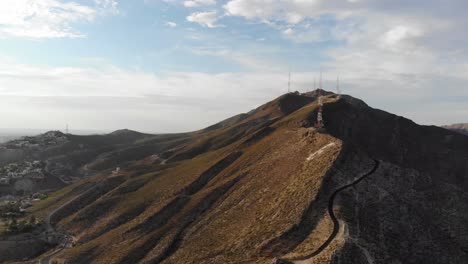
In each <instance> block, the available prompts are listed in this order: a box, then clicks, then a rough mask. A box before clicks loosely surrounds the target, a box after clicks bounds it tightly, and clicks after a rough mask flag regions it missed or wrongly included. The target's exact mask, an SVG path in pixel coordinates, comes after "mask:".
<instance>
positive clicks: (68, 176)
mask: <svg viewBox="0 0 468 264" xmlns="http://www.w3.org/2000/svg"><path fill="white" fill-rule="evenodd" d="M186 138H188V134H172V135H169V134H167V135H150V134H143V133H139V132H136V131H131V130H118V131H115V132H112V133H110V134H105V135H72V134H64V133H62V132H60V131H49V132H46V133H44V134H40V135H37V136H26V137H22V138H20V139H15V140H12V141H9V142H6V143H3V144H0V177H7V175H8V174H10V173H11V172H13V173H16V174H27V171H28V170H30V165H29V164H30V163H32V162H41V163H42V164H43V166H42V167H41V168H38V169H40V170H41V174H42V179H39V178H38V177H36V179H35V180H34V181H30V180H28V179H26V180H24V178H25V177H20V178H21V179H19V178H18V179H19V180H16V179H11V181H10V185H6V186H5V185H1V186H0V196H1V195H5V194H15V193H17V192H19V191H20V192H24V191H26V192H29V191H32V192H34V191H41V190H48V189H54V188H60V187H63V186H64V185H66V184H69V183H71V182H74V181H77V180H79V179H81V178H83V177H85V176H88V175H92V174H94V173H96V172H98V171H104V170H111V169H115V168H116V167H118V166H120V167H125V166H128V165H129V164H131V163H133V162H134V161H136V160H140V159H143V158H145V157H147V156H150V155H153V154H155V153H156V152H159V151H162V150H167V149H170V148H171V147H173V146H176V145H178V144H180V143H181V142H184V140H185V139H186ZM12 165H13V166H14V167H13V168H14V169H15V170H11V169H10V167H12ZM25 171H26V173H23V172H25ZM19 176H22V175H19ZM24 181H27V184H24V183H23V182H24ZM18 182H20V183H19V184H18ZM18 186H21V188H20V187H18ZM24 186H26V187H24Z"/></svg>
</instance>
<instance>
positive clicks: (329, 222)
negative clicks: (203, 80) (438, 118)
mask: <svg viewBox="0 0 468 264" xmlns="http://www.w3.org/2000/svg"><path fill="white" fill-rule="evenodd" d="M319 94H325V97H324V100H323V101H324V106H323V115H324V121H325V130H317V129H315V128H314V123H315V121H316V116H317V112H318V102H317V96H318V95H319ZM117 134H121V133H117ZM124 134H126V133H124ZM130 134H133V133H130ZM69 140H71V141H73V142H76V141H77V139H73V138H70V139H69ZM82 140H84V139H82ZM81 142H83V141H81ZM86 142H88V144H91V143H89V142H93V144H96V145H100V146H101V147H103V148H104V147H106V146H107V145H108V144H110V143H109V142H114V141H113V140H110V139H107V138H106V137H99V138H87V139H86ZM132 142H133V141H132ZM167 142H171V143H167ZM139 143H140V144H142V145H141V146H146V145H151V144H155V145H154V146H161V145H158V144H166V145H164V147H159V148H157V147H154V148H153V154H152V155H148V156H146V157H144V158H143V157H141V156H140V157H137V156H133V158H130V159H129V158H127V157H125V158H120V156H119V154H116V153H118V152H119V151H122V150H121V147H119V146H115V147H112V149H113V150H112V151H109V152H107V153H113V154H106V155H104V156H102V155H101V156H99V158H97V160H96V162H89V160H87V162H88V163H87V164H91V165H90V166H91V167H93V169H94V170H95V173H94V174H93V175H92V176H90V177H87V178H85V179H83V180H81V181H78V182H76V183H74V184H72V185H69V186H67V187H66V188H64V189H62V190H60V191H58V192H56V193H52V194H50V195H49V198H48V199H47V200H45V201H43V202H41V203H38V204H36V205H34V206H33V207H32V208H31V209H30V212H31V213H33V214H35V215H37V216H39V217H42V218H44V219H46V223H47V222H48V221H47V219H50V226H51V227H52V226H53V227H54V228H55V229H56V230H57V232H58V233H57V234H62V235H63V234H71V235H72V236H73V241H74V243H73V244H74V247H71V248H67V249H65V250H63V249H61V250H59V251H58V253H56V254H54V257H55V258H56V259H57V260H60V261H64V262H65V263H121V264H123V263H275V262H276V263H340V264H343V263H376V264H378V263H467V262H468V246H467V245H468V236H467V235H466V234H468V226H467V225H466V222H467V221H468V195H467V194H468V181H467V176H468V138H467V137H466V136H463V135H460V134H458V133H454V132H452V131H449V130H446V129H443V128H439V127H435V126H420V125H417V124H415V123H414V122H412V121H411V120H408V119H405V118H403V117H400V116H396V115H393V114H390V113H387V112H384V111H381V110H378V109H374V108H371V107H369V106H368V105H367V104H366V103H365V102H363V101H361V100H359V99H356V98H353V97H351V96H345V95H343V96H341V97H339V96H337V95H335V94H333V93H323V92H322V91H320V92H317V91H316V92H314V93H310V94H298V93H289V94H286V95H283V96H281V97H279V98H277V99H275V100H273V101H271V102H269V103H266V104H264V105H262V106H260V107H258V108H257V109H254V110H252V111H251V112H249V113H246V114H242V115H239V116H236V117H233V118H230V119H227V120H224V121H222V122H220V123H218V124H215V125H213V126H211V127H209V128H206V129H203V130H200V131H195V132H192V133H188V134H183V135H165V136H159V137H158V136H153V137H149V138H146V137H145V138H143V139H140V141H139ZM75 144H76V143H75ZM139 146H140V145H139ZM127 147H128V146H127V145H125V144H124V145H123V149H126V148H127ZM148 154H149V153H148ZM95 157H96V156H94V157H90V159H91V158H93V159H95ZM138 158H140V159H138ZM102 160H106V161H107V162H103V161H102ZM83 163H84V162H83ZM108 163H111V164H113V165H114V166H116V165H118V164H121V163H122V164H126V165H125V166H122V169H121V170H120V171H118V172H114V173H112V172H110V171H107V170H102V169H103V168H106V167H108V166H104V165H102V164H108ZM65 238H66V239H65V240H66V241H70V240H71V239H70V238H68V236H65ZM70 244H71V243H69V242H66V243H65V245H66V246H68V245H70ZM49 254H50V253H49ZM47 256H48V254H47V253H46V254H44V255H42V256H40V257H38V258H37V259H39V260H43V263H44V262H45V263H48V262H47V261H48V260H49V259H50V257H47Z"/></svg>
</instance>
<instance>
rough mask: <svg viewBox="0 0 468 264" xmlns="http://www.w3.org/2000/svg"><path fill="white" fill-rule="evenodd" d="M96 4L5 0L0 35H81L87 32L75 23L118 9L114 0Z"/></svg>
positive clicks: (0, 7)
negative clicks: (76, 27) (75, 26)
mask: <svg viewBox="0 0 468 264" xmlns="http://www.w3.org/2000/svg"><path fill="white" fill-rule="evenodd" d="M95 4H96V5H95V6H94V7H91V6H87V5H82V4H78V3H76V2H71V1H59V0H41V1H36V0H2V1H1V2H0V36H4V37H5V36H10V37H23V38H32V39H41V38H79V37H84V34H83V33H81V32H78V31H76V30H75V29H73V27H72V24H73V23H78V22H91V21H93V20H94V19H95V18H96V16H98V15H99V14H101V13H105V12H111V13H114V14H115V13H116V12H118V9H117V2H116V1H114V0H95Z"/></svg>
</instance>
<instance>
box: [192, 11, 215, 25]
mask: <svg viewBox="0 0 468 264" xmlns="http://www.w3.org/2000/svg"><path fill="white" fill-rule="evenodd" d="M218 20H219V18H218V15H217V12H216V11H212V12H197V13H192V14H191V15H189V16H187V21H189V22H193V23H198V24H200V25H201V26H203V27H208V28H216V27H222V25H218V24H216V22H217V21H218Z"/></svg>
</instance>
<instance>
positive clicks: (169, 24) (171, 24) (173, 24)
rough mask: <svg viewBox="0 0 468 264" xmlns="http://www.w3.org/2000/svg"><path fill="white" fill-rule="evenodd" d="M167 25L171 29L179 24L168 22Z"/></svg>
mask: <svg viewBox="0 0 468 264" xmlns="http://www.w3.org/2000/svg"><path fill="white" fill-rule="evenodd" d="M165 25H166V26H168V27H171V28H175V27H177V23H176V22H172V21H167V22H166V23H165Z"/></svg>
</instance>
